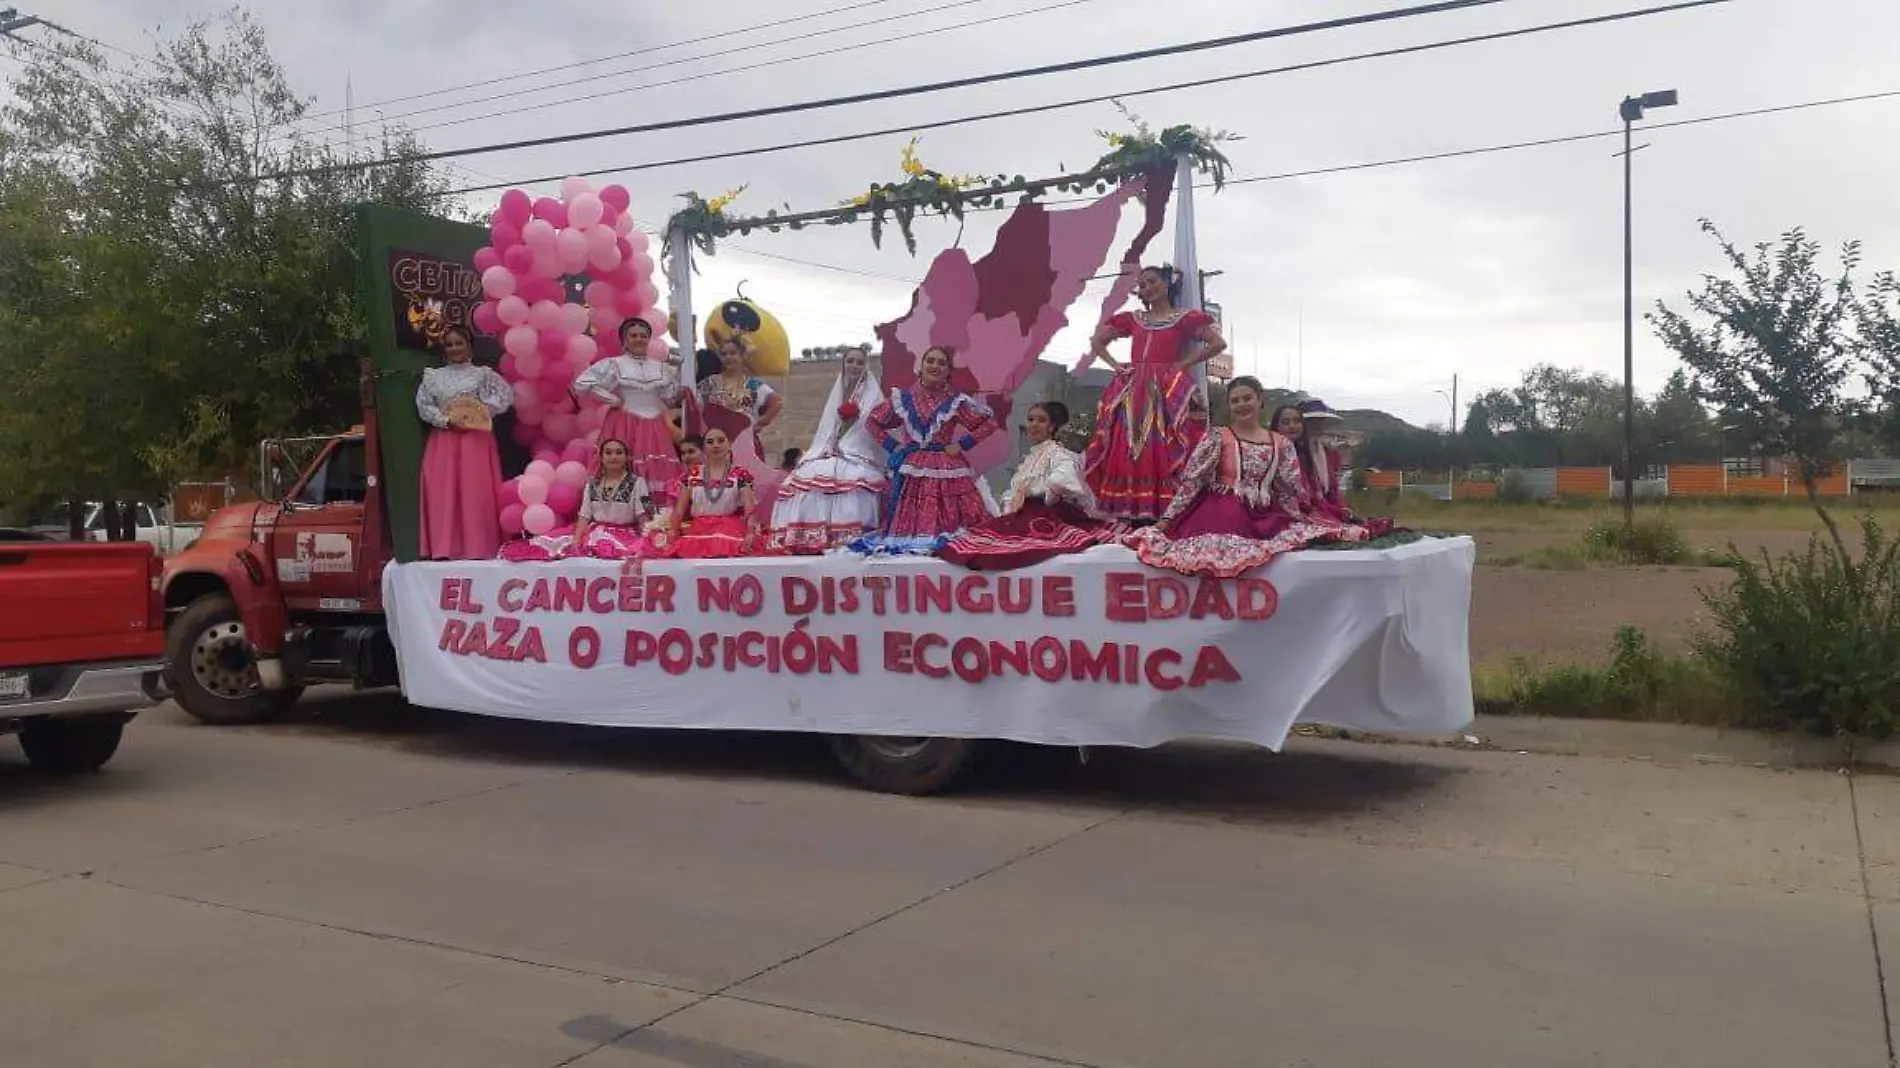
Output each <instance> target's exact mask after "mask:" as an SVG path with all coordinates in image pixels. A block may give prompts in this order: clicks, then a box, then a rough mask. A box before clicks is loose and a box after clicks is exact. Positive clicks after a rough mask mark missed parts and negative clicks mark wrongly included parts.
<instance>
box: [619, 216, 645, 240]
mask: <svg viewBox="0 0 1900 1068" xmlns="http://www.w3.org/2000/svg"><path fill="white" fill-rule="evenodd" d="M638 225H639V224H638V223H636V222H634V221H633V214H632V213H631V212H625V213H622V214H621V215H620V216H619V217H618V218H616V219H614V233H616V234H619V235H620V236H621V237H626V236H627V235H628V234H637V233H639V232H640V231H639V230H637V229H635V227H636V226H638Z"/></svg>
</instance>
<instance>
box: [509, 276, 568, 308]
mask: <svg viewBox="0 0 1900 1068" xmlns="http://www.w3.org/2000/svg"><path fill="white" fill-rule="evenodd" d="M515 295H516V296H519V297H520V298H521V299H522V300H525V301H527V302H528V303H529V304H537V303H539V302H541V301H544V300H546V301H552V302H554V303H555V304H559V303H561V301H563V300H565V299H567V298H566V294H564V293H562V292H561V283H560V282H559V281H557V280H555V279H553V278H535V277H529V278H527V279H525V280H523V281H522V283H521V288H520V289H517V290H515Z"/></svg>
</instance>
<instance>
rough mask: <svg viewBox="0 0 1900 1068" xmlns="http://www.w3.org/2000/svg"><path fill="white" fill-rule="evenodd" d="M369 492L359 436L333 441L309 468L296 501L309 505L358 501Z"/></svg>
mask: <svg viewBox="0 0 1900 1068" xmlns="http://www.w3.org/2000/svg"><path fill="white" fill-rule="evenodd" d="M368 496H369V471H368V468H367V466H366V465H365V463H364V454H363V440H362V439H361V438H355V439H348V440H344V441H339V442H337V443H336V448H334V449H331V450H330V454H329V456H327V457H325V459H324V461H323V464H322V466H320V467H318V468H317V469H316V470H314V471H312V472H310V477H309V478H308V479H306V480H304V484H303V488H302V489H300V490H298V491H297V503H298V504H309V505H325V504H361V503H363V501H364V500H365V499H366V498H367V497H368Z"/></svg>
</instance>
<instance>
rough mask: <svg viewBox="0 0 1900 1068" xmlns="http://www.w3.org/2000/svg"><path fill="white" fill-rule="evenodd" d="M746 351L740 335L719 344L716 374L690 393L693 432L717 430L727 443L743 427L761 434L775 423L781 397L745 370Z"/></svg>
mask: <svg viewBox="0 0 1900 1068" xmlns="http://www.w3.org/2000/svg"><path fill="white" fill-rule="evenodd" d="M750 348H751V343H750V342H749V341H747V340H746V336H745V335H744V334H733V335H731V336H729V337H727V338H726V339H725V340H724V341H722V342H720V343H719V373H718V374H716V375H712V376H710V377H708V378H705V379H703V380H701V381H700V383H699V384H698V385H697V386H696V387H694V390H693V394H694V395H693V401H694V403H693V407H694V409H695V411H694V414H693V418H692V422H691V425H692V427H693V429H695V430H696V431H697V432H699V433H701V434H704V433H706V432H707V431H708V430H711V429H712V428H713V427H718V428H719V429H721V430H723V431H725V433H726V440H727V441H728V442H731V441H735V440H737V439H738V437H739V435H741V434H743V433H745V432H746V428H747V427H751V428H752V429H753V430H754V431H755V432H757V433H760V434H763V433H764V432H765V429H766V428H767V427H769V426H771V425H772V424H773V423H774V422H776V421H777V420H778V416H779V410H780V409H781V408H783V407H784V405H785V401H784V398H782V397H780V396H779V395H778V392H777V391H776V390H774V389H773V388H772V387H771V386H768V385H766V384H765V383H764V382H763V381H761V380H760V379H759V378H757V377H755V376H754V375H753V374H752V372H751V371H750V370H748V369H747V367H746V354H747V353H748V352H749V351H750Z"/></svg>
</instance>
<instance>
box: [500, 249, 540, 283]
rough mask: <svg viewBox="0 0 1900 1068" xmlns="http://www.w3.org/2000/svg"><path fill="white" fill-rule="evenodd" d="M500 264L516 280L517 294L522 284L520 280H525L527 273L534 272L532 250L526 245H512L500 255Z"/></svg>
mask: <svg viewBox="0 0 1900 1068" xmlns="http://www.w3.org/2000/svg"><path fill="white" fill-rule="evenodd" d="M501 263H502V266H504V267H506V268H508V270H509V272H510V273H511V274H513V275H514V276H515V278H516V280H517V281H516V284H515V292H517V293H519V292H521V285H522V284H523V283H522V282H521V281H520V280H521V279H525V278H526V277H527V276H528V272H529V271H532V270H534V250H533V249H531V248H529V247H528V246H526V245H520V244H517V245H513V246H511V247H510V248H509V249H508V251H506V252H503V253H502V254H501Z"/></svg>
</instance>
